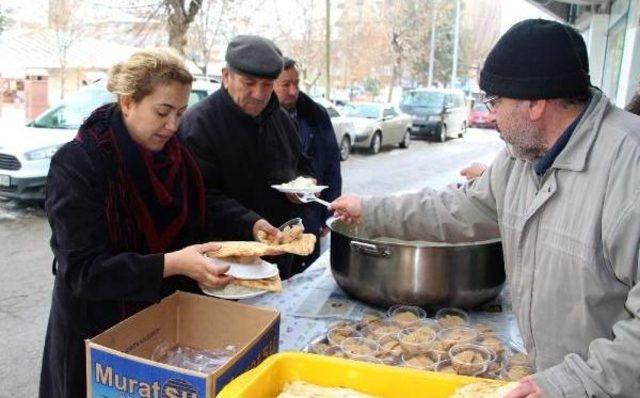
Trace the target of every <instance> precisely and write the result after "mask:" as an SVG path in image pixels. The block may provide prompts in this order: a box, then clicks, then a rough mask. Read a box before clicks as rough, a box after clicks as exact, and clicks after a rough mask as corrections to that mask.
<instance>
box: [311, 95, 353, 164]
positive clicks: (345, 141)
mask: <svg viewBox="0 0 640 398" xmlns="http://www.w3.org/2000/svg"><path fill="white" fill-rule="evenodd" d="M314 100H315V101H316V102H317V103H318V104H320V105H322V106H324V108H325V109H326V110H327V113H328V114H329V117H330V118H331V125H332V126H333V130H334V131H335V133H336V141H338V147H339V148H340V160H347V159H348V158H349V154H350V153H351V144H352V143H353V140H354V137H355V127H354V125H353V122H352V121H351V120H349V119H348V118H346V117H345V116H343V115H342V113H340V111H339V110H338V108H336V106H335V105H334V104H332V103H331V102H329V101H327V100H325V99H324V98H314Z"/></svg>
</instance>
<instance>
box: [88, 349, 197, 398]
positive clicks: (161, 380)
mask: <svg viewBox="0 0 640 398" xmlns="http://www.w3.org/2000/svg"><path fill="white" fill-rule="evenodd" d="M90 357H91V363H90V366H91V380H90V381H89V383H90V384H91V391H92V398H205V397H206V396H207V394H206V393H207V379H206V377H197V376H192V375H189V374H185V373H181V372H178V371H174V370H169V369H165V368H162V367H159V366H154V365H150V364H146V363H143V362H137V361H133V360H131V359H127V358H124V357H121V356H118V355H113V354H110V353H107V352H105V351H102V350H100V349H97V348H96V347H91V348H90Z"/></svg>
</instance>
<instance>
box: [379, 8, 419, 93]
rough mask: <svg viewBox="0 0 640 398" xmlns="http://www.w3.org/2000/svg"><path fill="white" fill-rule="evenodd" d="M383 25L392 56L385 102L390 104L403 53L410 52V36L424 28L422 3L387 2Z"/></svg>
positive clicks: (400, 75)
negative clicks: (384, 25) (385, 26)
mask: <svg viewBox="0 0 640 398" xmlns="http://www.w3.org/2000/svg"><path fill="white" fill-rule="evenodd" d="M384 7H385V10H384V12H383V14H384V15H385V24H386V25H387V38H388V41H389V50H390V51H391V54H393V65H392V74H391V81H390V84H389V90H388V93H387V102H391V99H392V95H393V87H394V86H396V85H397V83H398V79H399V78H400V77H402V65H403V62H404V60H405V53H406V52H407V51H410V50H412V48H411V47H412V46H411V44H412V43H411V42H412V40H411V36H412V35H413V34H414V33H415V32H416V31H417V30H418V29H420V27H421V26H424V24H425V23H424V20H425V19H424V17H423V13H422V12H421V11H422V10H423V9H424V4H423V2H416V1H415V0H405V1H403V2H401V3H400V4H397V3H396V2H395V1H392V0H387V2H386V3H385V5H384Z"/></svg>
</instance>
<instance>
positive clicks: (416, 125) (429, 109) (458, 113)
mask: <svg viewBox="0 0 640 398" xmlns="http://www.w3.org/2000/svg"><path fill="white" fill-rule="evenodd" d="M464 98H465V96H464V92H463V91H461V90H447V89H437V88H418V89H415V90H411V91H409V92H408V93H407V94H405V96H404V98H403V99H402V102H401V103H400V109H401V110H402V111H403V112H405V113H408V114H410V115H411V118H412V128H411V133H412V135H413V136H416V137H434V138H436V139H437V140H438V141H440V142H444V141H446V140H447V138H450V137H451V138H453V137H459V138H461V137H463V136H464V134H465V133H466V132H467V116H468V113H469V111H468V108H467V106H466V104H465V99H464Z"/></svg>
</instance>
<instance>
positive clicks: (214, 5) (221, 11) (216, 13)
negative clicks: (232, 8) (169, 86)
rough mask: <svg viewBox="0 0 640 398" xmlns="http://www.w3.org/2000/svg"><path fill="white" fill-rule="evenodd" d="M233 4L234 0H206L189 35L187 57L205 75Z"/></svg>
mask: <svg viewBox="0 0 640 398" xmlns="http://www.w3.org/2000/svg"><path fill="white" fill-rule="evenodd" d="M232 2H233V0H204V1H203V4H202V8H201V10H200V12H199V13H198V15H197V16H196V19H195V21H194V23H193V26H192V27H191V29H190V31H189V33H188V39H189V42H188V45H187V48H186V56H187V58H189V59H190V60H191V61H193V63H194V64H195V65H196V66H197V67H198V68H199V69H200V71H202V74H204V75H206V74H207V67H208V65H209V61H210V59H211V55H212V54H211V52H212V50H213V47H214V45H215V43H216V41H217V40H219V39H220V36H221V33H222V31H223V24H222V21H223V19H224V18H225V16H226V13H227V10H228V6H229V5H230V3H232Z"/></svg>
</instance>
